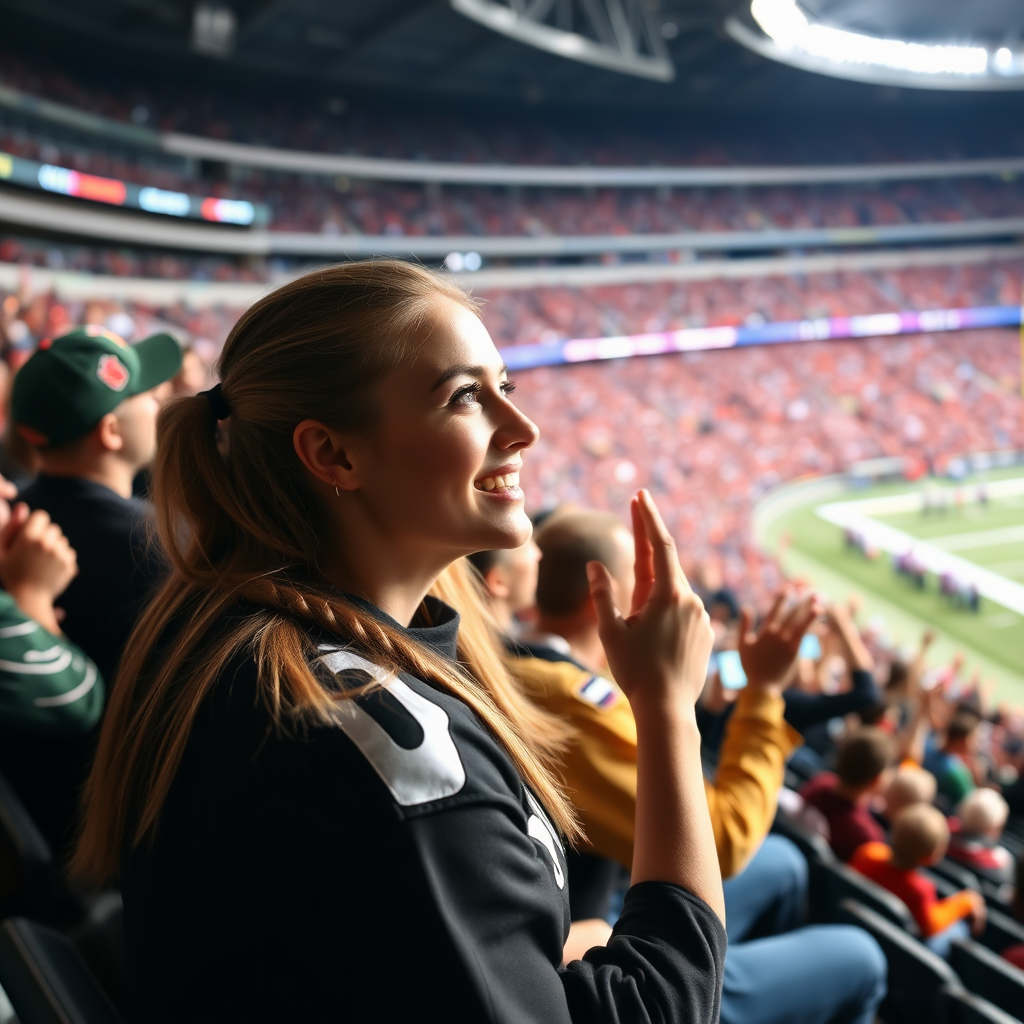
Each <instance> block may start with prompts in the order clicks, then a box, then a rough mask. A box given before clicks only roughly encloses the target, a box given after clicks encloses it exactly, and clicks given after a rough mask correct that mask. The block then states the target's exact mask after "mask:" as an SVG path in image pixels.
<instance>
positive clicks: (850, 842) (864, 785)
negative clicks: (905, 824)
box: [800, 726, 892, 861]
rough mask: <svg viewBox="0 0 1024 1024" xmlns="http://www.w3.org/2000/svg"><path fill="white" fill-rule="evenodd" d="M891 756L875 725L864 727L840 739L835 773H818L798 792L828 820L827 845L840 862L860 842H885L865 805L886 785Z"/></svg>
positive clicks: (887, 739) (887, 738) (888, 741)
mask: <svg viewBox="0 0 1024 1024" xmlns="http://www.w3.org/2000/svg"><path fill="white" fill-rule="evenodd" d="M891 757H892V737H891V736H889V735H888V734H887V733H885V732H884V731H883V730H881V729H879V728H877V727H875V726H865V727H863V728H861V729H858V730H857V731H856V732H854V733H851V734H850V735H849V736H847V737H846V739H844V740H843V742H842V744H841V745H840V747H839V753H838V755H837V757H836V771H835V774H833V773H832V772H820V773H819V774H818V775H816V776H815V777H814V778H813V779H811V781H810V782H808V783H806V784H805V785H804V786H803V787H802V788H801V790H800V795H801V796H802V797H803V798H804V801H805V802H806V803H808V804H810V805H811V806H812V807H816V808H817V809H818V810H819V811H821V813H822V814H823V815H824V816H825V819H826V821H828V827H829V830H830V839H829V842H830V843H831V844H832V849H833V850H834V851H835V854H836V856H837V857H838V858H839V859H840V860H843V861H846V860H849V859H850V857H852V856H853V853H854V851H855V850H856V849H857V847H859V846H861V845H863V844H864V843H870V842H881V841H883V840H884V839H885V832H884V831H883V830H882V826H881V825H879V824H878V822H877V821H876V820H875V819H874V817H872V815H871V810H870V806H869V805H870V803H871V799H872V797H873V796H875V794H876V793H878V792H879V791H880V790H881V789H883V788H884V786H885V784H886V782H887V777H886V769H887V768H888V767H889V761H890V759H891Z"/></svg>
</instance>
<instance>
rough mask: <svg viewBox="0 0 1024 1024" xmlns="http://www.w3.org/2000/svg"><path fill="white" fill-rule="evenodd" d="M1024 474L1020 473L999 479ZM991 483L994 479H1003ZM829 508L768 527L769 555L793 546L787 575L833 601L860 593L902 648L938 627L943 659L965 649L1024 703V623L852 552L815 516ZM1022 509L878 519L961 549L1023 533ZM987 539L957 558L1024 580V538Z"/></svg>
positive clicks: (1000, 688)
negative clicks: (963, 604) (968, 604)
mask: <svg viewBox="0 0 1024 1024" xmlns="http://www.w3.org/2000/svg"><path fill="white" fill-rule="evenodd" d="M1020 475H1021V470H1020V469H1019V468H1017V469H1015V470H1010V471H1006V472H1003V473H1000V474H999V476H1020ZM990 478H991V479H995V478H996V474H991V476H990ZM907 490H908V485H907V484H906V483H899V484H887V485H881V486H878V487H872V488H869V489H861V490H856V491H847V492H846V493H844V494H840V495H836V496H835V497H833V498H830V499H829V500H838V501H844V500H857V499H861V498H870V497H876V496H881V495H885V494H898V493H904V492H906V491H907ZM823 503H824V502H823V501H822V499H821V498H820V497H818V498H814V499H811V500H809V501H808V502H807V503H806V504H798V505H797V506H796V507H794V508H790V509H788V510H786V511H783V512H781V513H780V514H779V515H777V516H775V517H768V518H767V519H766V520H765V521H764V522H762V524H761V537H760V538H759V539H760V540H761V543H762V544H764V545H765V546H766V548H767V549H768V550H769V551H772V552H774V553H776V554H778V553H779V550H780V542H781V541H782V540H783V538H786V539H787V541H788V544H786V545H781V547H782V548H783V549H784V550H783V554H782V560H783V564H784V567H785V569H786V570H787V572H788V573H790V574H792V575H799V576H802V577H804V578H806V579H808V580H810V581H811V582H812V583H814V584H815V585H816V586H819V587H820V588H821V589H823V590H825V591H826V592H827V593H829V594H830V596H831V597H833V598H834V599H842V598H845V597H847V596H849V595H851V594H854V593H856V594H859V595H860V596H861V597H862V599H863V600H864V603H865V613H866V615H867V616H868V617H881V618H882V619H884V620H885V629H886V632H887V633H888V634H889V635H890V636H891V637H892V638H893V639H894V640H895V641H896V642H897V643H901V644H912V643H916V641H917V638H918V637H919V636H920V633H921V631H922V630H923V629H924V628H925V627H926V626H933V627H934V628H935V629H936V630H937V631H938V633H939V636H940V638H941V640H940V642H939V644H937V647H936V657H937V659H942V658H947V657H949V656H950V655H951V654H952V653H953V651H955V650H962V651H963V652H964V654H965V655H966V656H967V658H968V661H969V663H970V664H971V665H973V666H974V667H976V668H978V669H979V670H980V671H981V672H982V674H983V675H984V676H985V677H987V678H989V679H991V680H992V682H993V683H994V684H995V687H996V692H997V694H998V695H999V696H1000V697H1001V698H1002V699H1009V700H1013V701H1015V702H1019V703H1022V704H1024V617H1022V616H1020V615H1018V614H1017V613H1016V612H1013V611H1010V610H1008V609H1006V608H1004V607H1003V606H1001V605H997V604H995V603H994V602H992V601H983V602H982V610H981V612H980V613H979V614H974V613H971V612H969V611H964V610H962V609H956V608H952V607H951V606H950V605H949V604H948V603H947V602H946V601H945V600H944V599H943V598H942V597H941V596H940V595H939V593H938V588H937V586H936V582H935V580H934V578H932V577H929V580H928V589H926V590H925V591H923V592H922V591H919V590H917V589H916V588H914V587H913V586H912V585H911V584H910V583H909V582H908V581H906V580H904V579H902V578H900V577H897V576H896V575H895V574H894V573H893V571H892V568H891V561H890V558H889V556H888V555H885V554H882V555H880V556H879V557H878V559H877V560H875V561H868V560H867V559H865V558H863V557H862V556H861V555H860V554H858V553H856V552H853V551H848V550H847V549H846V547H845V546H844V544H843V538H842V530H841V529H840V528H839V527H837V526H835V525H833V524H831V523H828V522H826V521H825V520H823V519H821V518H820V517H819V516H817V515H816V514H815V509H816V508H818V507H819V506H820V505H821V504H823ZM1018 505H1020V506H1024V500H1022V499H1020V498H1014V499H1003V500H1000V501H996V500H994V499H993V500H992V501H991V502H990V503H989V506H988V508H987V509H982V508H979V507H976V506H965V507H963V508H960V509H956V508H951V509H949V510H948V511H947V512H946V513H943V514H932V515H929V516H923V515H922V514H921V513H920V512H917V511H915V512H910V513H900V514H893V515H885V516H879V517H878V518H879V519H880V520H884V521H885V522H887V523H889V524H891V525H893V526H896V527H898V528H899V529H901V530H903V531H905V532H906V533H908V534H911V535H912V536H916V537H919V538H921V539H928V540H931V541H933V542H934V540H935V538H959V541H958V540H957V539H954V540H953V541H952V544H953V545H956V544H957V543H958V542H959V543H960V544H963V543H964V540H963V537H962V535H964V534H972V535H975V534H983V532H984V531H994V530H1002V531H1005V530H1007V529H1010V530H1013V528H1015V527H1019V526H1021V525H1022V524H1024V507H1017V506H1018ZM984 540H985V539H984V536H977V537H974V536H972V537H971V538H970V539H969V540H968V541H967V545H968V546H967V547H965V548H958V549H957V551H956V553H957V554H958V555H959V556H960V557H962V558H965V559H968V560H970V561H972V562H975V563H976V564H978V565H983V566H985V567H986V568H989V569H991V570H993V571H996V572H999V573H1000V574H1001V575H1004V576H1006V577H1007V578H1010V579H1015V580H1018V581H1024V538H1021V539H1020V540H1017V539H1016V537H1014V538H1013V539H1012V540H1010V541H1008V542H996V543H993V544H985V543H984ZM993 540H996V538H993ZM1002 567H1005V569H1004V568H1002Z"/></svg>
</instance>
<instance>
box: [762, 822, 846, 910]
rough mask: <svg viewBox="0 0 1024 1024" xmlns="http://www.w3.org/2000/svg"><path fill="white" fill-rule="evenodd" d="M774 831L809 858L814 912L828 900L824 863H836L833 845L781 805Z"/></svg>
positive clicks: (811, 903)
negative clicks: (823, 870)
mask: <svg viewBox="0 0 1024 1024" xmlns="http://www.w3.org/2000/svg"><path fill="white" fill-rule="evenodd" d="M772 831H773V832H774V833H776V835H780V836H785V837H786V838H787V839H789V840H790V841H791V842H793V843H795V844H796V846H797V848H798V849H799V850H800V852H801V853H802V854H803V855H804V857H805V858H806V860H807V866H808V868H809V870H810V878H809V882H808V885H809V889H810V893H809V895H810V905H811V911H812V914H813V912H814V911H815V910H817V909H818V908H820V907H823V906H825V905H826V903H827V901H828V896H827V893H826V890H825V879H824V875H823V873H822V865H824V864H835V863H836V855H835V854H834V853H833V852H832V847H831V846H829V845H828V841H827V840H826V839H825V838H824V837H823V836H820V835H819V834H818V833H817V832H815V831H814V830H813V829H811V828H808V827H807V826H806V825H805V824H803V823H802V822H799V821H794V820H793V818H791V817H790V816H789V815H788V814H787V813H786V812H785V811H784V810H783V809H782V808H781V807H779V809H778V810H777V811H776V812H775V821H774V822H773V823H772Z"/></svg>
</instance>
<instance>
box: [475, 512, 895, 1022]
mask: <svg viewBox="0 0 1024 1024" xmlns="http://www.w3.org/2000/svg"><path fill="white" fill-rule="evenodd" d="M536 540H537V544H538V545H539V548H540V551H541V552H542V558H541V560H540V562H539V571H538V563H537V560H536V557H529V558H527V557H518V558H517V557H516V556H514V555H506V554H505V553H493V552H483V553H481V554H480V555H476V556H472V559H471V560H472V561H473V562H474V564H475V565H476V566H477V568H478V570H479V571H480V573H481V576H482V577H483V583H484V587H485V589H486V590H487V592H488V594H489V595H490V597H491V604H492V609H493V611H494V614H495V617H496V619H497V620H498V624H499V626H500V627H501V628H502V629H503V630H504V631H505V633H506V635H507V636H509V637H510V639H509V641H508V647H509V651H510V655H511V657H510V667H511V669H512V673H513V675H514V676H515V677H516V678H517V679H518V680H519V682H520V684H521V685H522V686H523V688H524V690H525V691H526V693H527V694H528V695H530V696H531V697H532V698H533V699H534V700H536V701H537V702H538V703H540V704H541V705H543V706H544V707H546V708H548V709H549V710H551V711H553V712H555V713H557V714H560V715H563V716H564V717H565V718H567V719H568V720H569V721H570V722H571V723H572V725H573V726H574V727H575V730H576V736H577V739H576V741H575V742H574V743H573V745H572V746H571V748H570V749H569V751H568V753H567V755H566V759H565V765H564V775H565V781H566V784H567V787H568V789H569V791H570V793H571V795H572V798H573V802H574V804H575V805H576V808H577V811H578V812H579V815H580V818H581V821H582V824H583V827H584V831H585V832H586V835H587V845H586V846H585V847H583V848H582V852H583V853H584V856H582V857H576V858H574V859H573V860H571V861H570V874H569V891H570V902H571V904H572V905H573V911H574V912H573V918H574V921H575V924H574V929H573V934H572V935H571V937H570V942H569V944H567V947H566V959H567V960H568V959H570V958H571V957H572V956H574V955H578V954H579V953H580V952H582V950H584V949H586V948H587V947H588V946H589V945H595V944H599V943H602V942H604V941H606V938H607V934H608V931H609V929H608V928H607V927H606V926H604V925H603V922H601V921H600V920H595V919H594V918H595V917H598V916H603V914H604V913H605V912H606V910H607V904H606V903H605V905H604V906H602V905H601V900H600V899H599V898H597V897H598V896H600V895H601V894H600V893H599V892H596V893H587V892H584V893H582V894H580V892H579V890H580V888H581V885H582V887H583V888H584V889H587V888H591V889H593V888H596V889H597V890H600V885H601V882H602V881H604V882H606V881H607V880H608V879H609V877H614V876H609V874H608V872H606V871H604V872H603V871H602V870H601V864H602V863H603V864H604V865H606V866H607V865H614V864H616V863H617V864H619V865H622V866H623V867H624V868H626V869H628V867H629V865H630V863H631V861H632V848H633V846H632V844H633V819H634V812H635V804H636V725H635V722H634V721H633V716H632V713H631V711H630V707H629V703H628V701H627V700H626V699H625V697H624V695H623V694H622V692H621V691H620V690H619V688H618V687H617V686H616V685H615V682H614V680H613V679H611V678H610V677H609V675H608V674H607V672H608V670H607V665H606V662H605V658H604V650H603V648H602V646H601V642H600V636H599V633H598V619H597V611H596V609H595V608H594V606H593V603H592V601H591V600H590V594H589V587H588V584H587V565H588V563H591V562H599V563H600V564H601V565H603V566H604V567H605V568H606V570H607V571H608V573H609V575H610V577H611V586H612V591H613V593H614V595H615V598H616V604H617V606H618V607H619V608H620V609H622V610H623V612H622V614H624V615H626V614H627V610H628V609H630V608H631V605H632V597H633V582H634V580H633V572H634V569H633V558H634V550H633V540H632V535H631V534H630V532H629V531H628V530H627V529H625V527H624V526H623V525H622V524H621V523H620V522H619V520H617V519H616V518H615V517H614V516H610V515H606V514H604V513H599V512H587V511H580V512H571V513H566V514H564V515H560V516H558V517H557V518H555V519H553V520H552V521H551V522H550V524H548V525H545V526H544V527H543V528H542V529H541V530H539V531H538V533H537V535H536ZM531 543H532V542H531ZM534 575H536V577H537V590H536V609H535V611H536V615H537V619H536V623H535V627H534V628H533V629H532V630H531V631H528V632H527V631H524V630H523V629H522V628H521V626H520V625H519V623H518V622H517V620H516V618H515V616H516V615H520V614H522V613H523V612H524V611H527V608H526V607H525V605H526V603H527V602H526V600H525V598H524V595H525V594H527V593H529V591H530V589H531V586H532V578H533V577H534ZM634 610H635V609H634ZM819 612H820V608H819V607H818V605H817V603H816V600H815V598H814V597H813V596H811V595H808V596H806V597H804V598H803V599H802V600H800V601H796V600H794V595H793V594H792V593H789V592H785V593H783V594H780V595H779V596H778V598H777V599H776V601H775V603H774V605H773V608H772V609H771V611H770V612H769V613H768V615H767V616H766V617H765V619H764V621H763V622H762V624H761V626H760V628H759V629H758V630H756V631H755V630H753V629H751V628H750V627H751V623H750V619H749V616H747V615H744V617H743V621H742V625H741V630H740V638H739V648H740V656H741V659H742V660H743V664H744V668H745V670H746V673H747V676H748V680H749V684H748V686H747V687H746V688H745V689H744V690H743V691H742V692H741V693H740V695H739V697H738V699H737V701H736V703H735V707H734V710H733V714H732V716H731V718H730V720H729V723H728V726H727V728H726V734H725V738H724V741H723V744H722V748H721V752H720V756H719V761H718V768H717V771H716V773H715V777H714V778H713V779H712V780H708V781H707V782H706V784H705V791H706V793H707V797H708V806H709V810H710V812H711V820H712V826H713V829H714V834H715V840H716V847H717V852H718V857H719V862H720V865H721V869H722V876H723V878H724V879H725V878H730V877H731V881H728V882H727V883H726V898H727V930H728V932H729V941H730V949H729V952H728V953H727V955H726V969H725V984H724V988H723V996H722V1011H721V1019H722V1021H723V1022H724V1024H739V1022H743V1024H776V1022H778V1024H781V1022H782V1021H789V1020H792V1019H794V1018H797V1019H800V1020H801V1021H806V1022H808V1024H817V1022H820V1024H825V1022H827V1021H834V1020H842V1021H846V1022H849V1024H855V1022H856V1024H861V1022H865V1024H866V1022H870V1021H872V1020H873V1019H874V1011H875V1009H876V1008H877V1006H878V1004H879V1002H880V1001H881V999H882V998H883V996H884V994H885V960H884V957H883V956H882V953H881V951H880V949H879V948H878V946H877V944H875V943H874V941H873V940H872V939H871V938H870V937H869V936H867V935H866V933H864V932H862V931H859V930H858V929H852V928H845V927H840V926H825V927H818V928H799V929H798V930H794V929H797V926H798V925H799V924H800V923H801V918H802V912H803V905H804V902H805V900H806V884H807V875H806V870H807V869H806V862H805V861H804V859H803V857H802V856H801V855H800V854H799V852H798V851H797V850H796V848H795V847H793V845H792V844H791V843H789V842H788V841H787V840H785V839H783V838H781V837H779V836H772V837H770V838H769V840H768V842H767V843H766V842H765V837H766V834H767V832H768V830H769V828H770V827H771V823H772V820H773V818H774V815H775V807H776V799H777V794H778V790H779V788H780V787H781V784H782V777H783V770H784V764H785V759H786V757H787V756H788V754H789V753H790V752H791V751H792V750H793V749H794V748H795V747H796V746H797V745H798V744H799V742H800V738H799V735H798V734H797V733H796V732H795V731H794V730H792V729H791V728H790V727H789V726H788V725H787V724H786V723H785V721H784V719H783V711H784V704H783V700H782V689H783V680H785V679H786V678H787V677H788V674H789V668H790V666H791V664H792V662H793V661H794V660H795V658H796V654H797V651H798V648H799V643H800V638H801V637H802V635H803V633H804V631H805V630H806V628H807V626H808V625H809V624H810V622H811V621H812V620H813V618H814V617H815V616H816V615H817V614H818V613H819ZM627 621H628V618H627ZM755 854H756V855H757V856H756V857H755ZM752 858H753V863H751V860H752ZM748 864H749V867H747V865H748ZM745 867H746V870H744V868H745ZM595 883H596V885H595ZM581 896H582V898H581ZM730 896H731V897H732V898H731V899H730ZM580 908H583V909H582V912H581V910H580ZM581 918H583V920H581ZM781 933H788V934H781ZM766 934H767V935H770V937H761V938H756V939H752V941H746V942H744V941H742V940H744V939H748V938H751V937H752V936H754V935H759V936H765V935H766ZM574 943H575V945H574ZM828 977H831V979H832V980H830V981H829V982H828V983H827V984H824V983H822V979H823V978H828Z"/></svg>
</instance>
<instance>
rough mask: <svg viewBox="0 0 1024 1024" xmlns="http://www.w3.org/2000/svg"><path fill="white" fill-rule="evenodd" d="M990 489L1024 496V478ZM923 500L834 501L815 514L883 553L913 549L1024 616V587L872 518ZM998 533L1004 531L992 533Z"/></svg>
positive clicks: (913, 496) (912, 496) (915, 494)
mask: <svg viewBox="0 0 1024 1024" xmlns="http://www.w3.org/2000/svg"><path fill="white" fill-rule="evenodd" d="M986 490H987V491H988V494H989V495H990V496H991V497H1000V498H1002V497H1009V496H1010V495H1015V494H1024V477H1022V478H1016V479H1012V480H999V481H995V482H993V483H990V484H987V485H986ZM921 500H922V499H921V492H920V491H912V492H908V493H906V494H892V495H888V496H886V497H881V498H864V499H861V500H860V501H836V502H830V503H829V504H827V505H822V506H820V507H819V508H818V509H816V510H815V512H816V514H817V515H818V516H819V517H820V518H822V519H824V520H826V521H827V522H830V523H834V524H835V525H836V526H839V527H843V528H844V529H845V528H849V529H851V530H856V531H857V532H858V533H860V534H862V535H863V536H864V538H865V539H866V540H867V541H868V543H870V544H871V545H873V546H874V547H877V548H879V549H881V550H882V551H886V552H889V553H898V554H903V553H905V552H907V551H911V550H912V551H913V552H914V557H915V558H916V559H917V560H918V561H919V562H920V563H921V564H922V565H924V567H925V568H927V569H928V570H930V571H931V572H934V573H942V572H950V573H952V574H953V575H954V576H956V577H957V578H958V579H960V580H963V581H964V582H965V583H966V582H970V583H973V584H974V586H975V587H977V589H978V593H979V594H981V596H982V597H985V598H987V599H988V600H990V601H995V602H996V604H1001V605H1002V606H1003V607H1004V608H1009V609H1010V610H1011V611H1014V612H1016V613H1017V614H1018V615H1024V585H1021V584H1020V583H1016V582H1014V581H1013V580H1008V579H1006V577H1004V576H1000V575H999V574H998V573H995V572H993V571H992V570H991V569H985V568H982V567H981V566H980V565H975V564H974V563H973V562H969V561H967V559H965V558H960V557H959V556H958V555H955V554H952V553H951V552H950V551H948V550H943V548H941V547H937V546H936V545H935V544H934V543H932V542H930V541H925V540H920V539H919V538H917V537H913V536H911V535H910V534H909V533H906V532H904V531H903V530H900V529H897V528H896V527H895V526H890V525H889V524H888V523H882V522H879V521H878V520H877V519H872V518H871V516H872V515H891V514H893V513H897V512H909V511H912V510H913V509H918V508H921ZM1010 529H1015V528H1014V527H1011V528H1010ZM997 532H1000V531H992V533H997ZM971 536H973V534H972V535H971ZM936 539H937V540H942V539H943V538H936Z"/></svg>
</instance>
